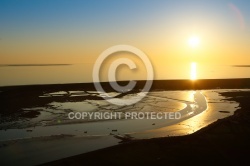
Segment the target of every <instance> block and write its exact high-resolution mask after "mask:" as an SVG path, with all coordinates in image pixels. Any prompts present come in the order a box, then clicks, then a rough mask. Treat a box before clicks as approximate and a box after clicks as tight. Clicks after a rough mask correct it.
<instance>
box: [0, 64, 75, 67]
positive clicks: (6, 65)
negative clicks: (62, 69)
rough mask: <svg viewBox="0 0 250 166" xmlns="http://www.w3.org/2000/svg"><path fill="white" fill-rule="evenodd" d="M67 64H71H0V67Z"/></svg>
mask: <svg viewBox="0 0 250 166" xmlns="http://www.w3.org/2000/svg"><path fill="white" fill-rule="evenodd" d="M67 65H73V64H5V65H0V67H8V66H12V67H21V66H28V67H29V66H67Z"/></svg>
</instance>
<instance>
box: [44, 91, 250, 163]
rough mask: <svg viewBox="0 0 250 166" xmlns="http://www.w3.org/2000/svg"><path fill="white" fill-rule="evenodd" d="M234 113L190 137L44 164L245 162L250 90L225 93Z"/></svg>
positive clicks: (150, 141)
mask: <svg viewBox="0 0 250 166" xmlns="http://www.w3.org/2000/svg"><path fill="white" fill-rule="evenodd" d="M221 94H222V95H223V96H226V97H228V100H230V101H237V102H239V103H240V108H239V109H238V110H237V111H236V112H235V113H234V115H233V116H230V117H227V118H225V119H221V120H218V121H216V122H215V123H213V124H210V125H209V126H207V127H205V128H203V129H201V130H199V131H197V132H196V133H193V134H191V135H186V136H178V137H165V138H154V139H146V140H137V141H131V142H127V143H124V144H120V145H117V146H113V147H109V148H106V149H101V150H97V151H94V152H89V153H85V154H81V155H77V156H73V157H69V158H65V159H62V160H58V161H54V162H51V163H47V164H44V165H80V164H84V165H97V164H98V165H99V164H100V165H103V164H107V165H138V164H139V165H222V164H223V165H245V163H248V162H249V154H250V142H249V140H250V120H249V119H250V104H249V101H250V92H237V91H235V92H224V93H221Z"/></svg>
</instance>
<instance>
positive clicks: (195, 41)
mask: <svg viewBox="0 0 250 166" xmlns="http://www.w3.org/2000/svg"><path fill="white" fill-rule="evenodd" d="M188 44H189V46H191V47H192V48H195V47H197V46H199V44H200V38H199V37H198V36H191V37H190V38H189V39H188Z"/></svg>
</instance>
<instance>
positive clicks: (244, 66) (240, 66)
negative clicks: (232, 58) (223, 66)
mask: <svg viewBox="0 0 250 166" xmlns="http://www.w3.org/2000/svg"><path fill="white" fill-rule="evenodd" d="M233 67H250V65H233Z"/></svg>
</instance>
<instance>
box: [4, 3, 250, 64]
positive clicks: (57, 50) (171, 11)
mask: <svg viewBox="0 0 250 166" xmlns="http://www.w3.org/2000/svg"><path fill="white" fill-rule="evenodd" d="M249 7H250V1H249V0H234V1H229V0H220V1H218V0H207V1H205V0H174V1H173V0H168V1H167V0H154V1H153V0H136V1H134V0H133V1H132V0H131V1H130V0H124V1H117V0H106V1H99V0H98V1H97V0H89V1H87V0H84V1H80V0H74V1H70V0H33V1H31V0H22V1H20V0H1V1H0V23H1V26H0V64H36V63H37V64H43V63H46V64H50V63H53V64H61V63H73V64H75V63H86V62H89V63H93V62H94V61H95V60H96V58H97V57H98V55H99V54H100V53H101V52H102V51H104V50H105V49H107V48H108V47H111V46H113V45H117V44H128V45H132V46H135V47H137V48H139V49H141V50H142V51H144V52H145V53H146V54H147V55H148V56H149V57H150V59H151V60H152V61H153V63H154V64H158V63H166V64H168V63H178V62H184V63H185V62H189V61H197V62H198V63H211V64H231V65H243V64H250V10H249ZM192 36H196V37H197V38H198V39H199V44H198V46H195V47H192V46H191V45H190V43H188V41H189V40H190V38H191V37H192Z"/></svg>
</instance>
